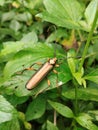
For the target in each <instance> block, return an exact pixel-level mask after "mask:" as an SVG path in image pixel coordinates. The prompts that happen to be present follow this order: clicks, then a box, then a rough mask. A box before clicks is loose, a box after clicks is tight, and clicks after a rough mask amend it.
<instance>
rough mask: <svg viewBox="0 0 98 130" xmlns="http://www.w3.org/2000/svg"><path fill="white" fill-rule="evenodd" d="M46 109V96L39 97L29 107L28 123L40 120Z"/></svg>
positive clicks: (27, 113) (27, 112)
mask: <svg viewBox="0 0 98 130" xmlns="http://www.w3.org/2000/svg"><path fill="white" fill-rule="evenodd" d="M45 107H46V98H45V96H44V95H40V96H37V98H36V99H34V100H33V101H32V102H31V103H30V104H29V106H28V108H27V111H26V119H27V121H30V120H34V119H38V118H40V117H41V116H42V115H43V114H44V112H45Z"/></svg>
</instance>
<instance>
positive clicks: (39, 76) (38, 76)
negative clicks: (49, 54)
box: [26, 57, 57, 90]
mask: <svg viewBox="0 0 98 130" xmlns="http://www.w3.org/2000/svg"><path fill="white" fill-rule="evenodd" d="M56 61H57V58H56V57H54V58H52V59H49V60H48V61H47V62H45V63H44V64H43V65H42V66H41V67H40V68H39V70H38V71H37V72H36V73H35V74H34V75H32V77H31V78H30V79H29V80H28V81H27V83H26V88H27V89H28V90H31V89H33V88H35V87H36V86H37V85H38V84H39V83H40V82H41V81H42V80H43V79H44V78H45V76H46V75H47V74H48V73H49V72H50V71H51V70H52V69H53V67H54V66H55V64H56Z"/></svg>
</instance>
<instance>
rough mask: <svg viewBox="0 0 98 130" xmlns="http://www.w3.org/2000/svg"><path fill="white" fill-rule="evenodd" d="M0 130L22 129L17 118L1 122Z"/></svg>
mask: <svg viewBox="0 0 98 130" xmlns="http://www.w3.org/2000/svg"><path fill="white" fill-rule="evenodd" d="M3 118H4V117H3ZM0 130H21V129H20V124H19V121H18V120H17V119H13V120H11V121H8V122H4V123H2V124H0Z"/></svg>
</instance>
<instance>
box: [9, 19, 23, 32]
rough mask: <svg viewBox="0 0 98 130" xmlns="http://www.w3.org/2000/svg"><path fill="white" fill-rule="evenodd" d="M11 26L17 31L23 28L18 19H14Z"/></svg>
mask: <svg viewBox="0 0 98 130" xmlns="http://www.w3.org/2000/svg"><path fill="white" fill-rule="evenodd" d="M10 28H11V29H12V30H14V31H15V32H17V31H18V30H19V29H20V28H21V24H20V23H19V22H18V21H17V20H12V21H11V23H10Z"/></svg>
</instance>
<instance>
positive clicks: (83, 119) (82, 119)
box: [76, 113, 98, 130]
mask: <svg viewBox="0 0 98 130" xmlns="http://www.w3.org/2000/svg"><path fill="white" fill-rule="evenodd" d="M76 121H77V122H78V123H79V124H80V125H81V126H83V127H84V128H87V129H88V130H98V127H97V126H96V125H95V124H94V123H93V122H92V120H91V117H90V116H89V115H88V114H85V113H81V114H80V115H79V116H78V117H76Z"/></svg>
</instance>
